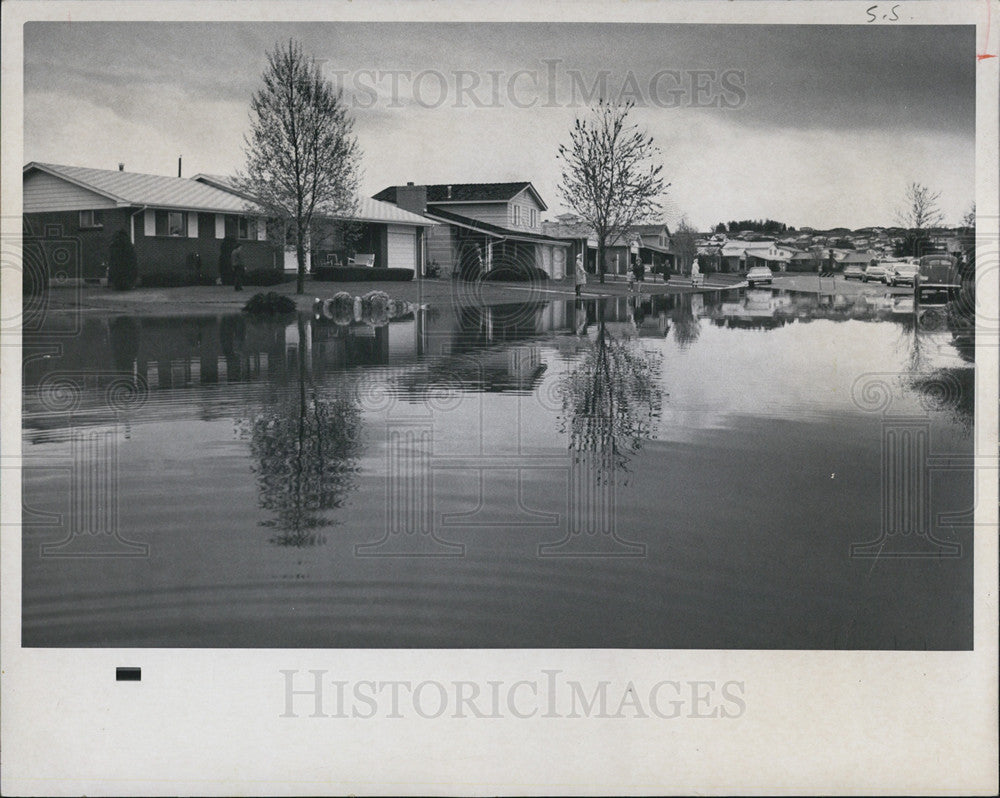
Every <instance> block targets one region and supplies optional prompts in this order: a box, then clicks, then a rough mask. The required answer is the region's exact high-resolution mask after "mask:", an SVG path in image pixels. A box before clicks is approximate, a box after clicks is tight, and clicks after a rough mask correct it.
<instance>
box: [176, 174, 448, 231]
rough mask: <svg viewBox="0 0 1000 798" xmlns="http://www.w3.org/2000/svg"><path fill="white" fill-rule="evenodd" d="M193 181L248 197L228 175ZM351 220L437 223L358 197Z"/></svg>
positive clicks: (386, 204) (207, 176) (430, 224)
mask: <svg viewBox="0 0 1000 798" xmlns="http://www.w3.org/2000/svg"><path fill="white" fill-rule="evenodd" d="M191 179H192V180H198V181H200V182H202V183H207V184H208V185H212V186H216V187H218V188H220V189H223V190H225V191H228V192H231V193H233V194H237V195H239V196H247V195H246V194H245V193H243V192H241V191H240V190H239V189H238V188H237V186H236V183H235V181H234V180H233V178H232V177H230V176H228V175H209V174H197V175H195V176H194V177H193V178H191ZM350 219H351V220H352V221H356V222H383V223H388V224H411V225H422V226H424V227H433V226H434V225H436V224H437V223H436V222H433V221H431V220H430V219H427V218H425V217H423V216H420V215H418V214H416V213H411V212H410V211H404V210H403V209H402V208H397V207H396V206H395V205H392V204H391V203H388V202H380V201H379V200H377V199H373V198H371V197H358V205H357V207H356V208H355V209H354V213H353V214H351V216H350Z"/></svg>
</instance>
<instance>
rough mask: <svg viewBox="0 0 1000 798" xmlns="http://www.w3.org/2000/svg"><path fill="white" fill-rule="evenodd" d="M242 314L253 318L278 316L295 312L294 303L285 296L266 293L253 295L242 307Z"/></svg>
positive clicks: (271, 292)
mask: <svg viewBox="0 0 1000 798" xmlns="http://www.w3.org/2000/svg"><path fill="white" fill-rule="evenodd" d="M243 312H244V313H251V314H253V315H255V316H259V315H264V314H269V315H278V314H285V313H294V312H295V302H294V301H292V300H291V299H289V298H288V297H287V296H282V295H281V294H276V293H274V291H268V292H267V293H266V294H254V295H253V296H252V297H250V299H249V300H248V301H247V303H246V304H245V305H244V306H243Z"/></svg>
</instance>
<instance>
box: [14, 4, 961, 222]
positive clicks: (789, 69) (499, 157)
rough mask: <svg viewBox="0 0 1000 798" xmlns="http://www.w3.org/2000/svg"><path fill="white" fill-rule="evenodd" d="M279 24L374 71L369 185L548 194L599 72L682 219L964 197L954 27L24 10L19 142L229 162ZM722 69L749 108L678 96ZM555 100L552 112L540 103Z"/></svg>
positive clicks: (71, 159) (365, 134) (307, 44)
mask: <svg viewBox="0 0 1000 798" xmlns="http://www.w3.org/2000/svg"><path fill="white" fill-rule="evenodd" d="M292 36H294V37H296V38H299V39H300V40H301V41H302V43H303V46H304V48H305V50H306V51H307V52H310V53H313V54H314V55H315V56H316V57H317V58H318V59H321V60H323V62H324V66H325V68H326V69H327V70H334V69H346V70H349V72H350V73H351V75H350V76H349V79H353V77H354V76H356V75H357V71H358V70H373V71H374V73H375V76H374V77H368V78H367V83H368V84H369V85H372V86H373V88H374V92H373V93H372V94H371V97H374V98H375V102H374V105H373V106H372V107H370V108H369V107H363V106H358V107H355V108H353V113H354V116H355V118H356V121H357V126H356V130H357V134H358V136H359V140H360V142H361V145H362V148H363V149H364V151H365V154H366V158H365V160H364V167H365V172H366V178H365V187H366V188H367V189H368V190H369V191H371V192H374V191H377V190H378V189H380V188H382V187H384V186H385V185H390V184H397V183H402V182H405V181H406V180H415V181H418V182H465V181H477V180H482V181H489V180H512V179H525V180H532V181H533V182H534V183H535V185H536V186H537V187H538V188H539V190H540V191H541V192H542V194H543V196H544V197H545V198H546V200H547V201H548V202H549V204H550V205H551V206H553V209H552V210H553V211H556V210H557V208H556V207H555V206H556V205H557V204H558V203H557V197H558V195H557V191H556V187H557V185H558V180H559V169H558V163H557V162H556V149H557V146H558V144H559V143H560V142H561V141H563V140H565V139H566V137H567V131H568V129H569V126H570V125H571V124H572V121H573V118H574V117H575V116H576V114H577V113H581V112H582V111H583V110H584V109H582V108H571V107H565V105H566V104H567V101H568V99H569V98H571V97H572V96H573V92H574V82H575V83H576V90H579V91H583V90H584V89H585V88H587V87H590V86H591V85H593V84H594V82H595V81H598V82H599V79H600V76H601V75H602V74H604V75H605V77H606V80H607V83H608V86H609V87H610V88H609V90H610V91H611V92H616V91H619V90H620V89H621V87H622V86H623V85H626V84H627V83H628V81H629V80H630V78H629V76H630V75H631V76H632V77H633V78H634V85H636V86H638V88H639V91H640V92H641V93H642V94H643V95H644V97H645V99H646V101H647V102H645V103H640V105H643V104H644V105H646V107H640V108H637V109H636V112H635V115H636V118H637V119H638V120H639V121H641V122H642V124H643V125H644V126H646V127H647V128H648V129H649V130H650V132H651V133H653V135H654V136H655V137H656V139H657V141H658V143H659V144H660V146H661V148H662V149H663V162H664V171H665V175H666V178H667V180H669V181H671V182H672V183H673V186H672V188H671V192H670V201H671V203H672V209H673V213H674V215H675V216H676V215H678V214H680V213H682V212H683V213H686V214H688V215H689V216H690V217H691V219H692V221H694V222H695V223H697V224H700V225H706V224H709V223H714V222H716V221H719V220H720V219H728V218H747V217H762V216H770V217H771V218H778V219H781V220H782V221H786V222H788V223H791V224H796V225H802V224H807V225H813V226H826V225H834V224H844V225H848V226H861V225H865V224H873V223H881V224H886V223H889V222H890V221H891V218H889V217H890V216H891V214H892V211H893V209H894V207H895V204H896V199H895V197H896V196H897V195H898V194H899V193H900V190H901V189H900V187H901V186H903V185H905V183H906V181H907V180H908V179H916V180H919V181H920V182H923V183H926V184H928V185H931V186H934V187H935V188H939V189H940V190H942V192H943V194H942V206H943V209H944V210H945V213H946V215H947V216H948V217H949V218H952V219H956V218H957V217H958V216H959V215H960V214H961V212H962V210H964V209H965V207H967V206H968V205H969V204H970V203H971V197H972V186H973V182H974V172H973V148H974V124H975V120H974V109H975V80H974V79H975V74H974V69H975V67H974V59H973V54H974V48H975V42H974V29H973V28H971V27H968V26H967V27H954V26H952V27H940V26H939V27H927V26H903V27H895V28H894V27H890V26H873V27H865V26H831V27H809V26H780V25H779V26H763V25H760V26H757V25H743V26H700V25H686V26H685V25H595V24H570V23H547V24H530V25H529V24H507V23H490V24H472V23H447V24H416V23H405V24H395V23H350V24H348V23H301V24H297V23H177V24H172V23H29V24H28V25H26V26H25V152H26V156H27V158H28V159H31V160H51V161H56V162H65V163H78V164H80V165H87V166H110V168H114V164H115V163H117V162H118V161H119V160H125V161H126V162H127V164H128V165H129V168H135V169H137V170H138V169H145V170H148V171H153V172H159V173H165V174H170V173H172V171H173V168H174V166H175V163H176V160H175V159H176V156H177V154H180V153H183V155H184V157H185V172H186V173H188V174H190V173H193V172H194V171H211V172H228V171H232V170H233V169H235V168H236V167H237V166H239V165H240V163H241V162H242V153H241V147H242V136H243V133H244V132H245V130H246V128H247V111H248V104H249V98H250V96H251V94H252V92H253V91H254V90H255V89H256V88H257V85H258V82H259V78H260V74H261V72H262V71H263V69H264V67H265V65H266V55H265V53H266V51H267V49H268V48H271V47H273V46H274V44H275V43H276V42H279V41H284V40H286V39H287V38H289V37H292ZM543 59H547V60H548V62H547V63H545V62H543ZM522 69H526V70H533V71H534V75H537V85H536V84H535V83H534V80H535V78H534V75H521V77H520V78H518V81H517V82H516V83H515V92H514V94H510V93H509V91H508V89H509V87H510V85H511V81H512V78H513V76H514V75H515V73H517V72H518V70H522ZM666 69H669V70H676V71H677V72H678V73H679V74H680V75H681V76H682V81H683V83H684V85H685V87H686V91H687V94H686V95H685V99H684V101H683V102H682V103H681V107H679V108H673V109H671V108H660V107H656V106H655V104H652V103H651V102H649V101H650V100H651V97H650V92H649V84H650V82H651V81H652V80H653V78H654V76H656V75H657V74H658V73H662V71H663V70H666ZM729 69H731V70H739V71H740V72H741V74H742V75H743V76H744V80H745V83H744V85H745V91H746V102H745V103H744V104H742V105H740V107H738V108H735V109H731V110H724V109H696V108H691V107H689V106H690V105H691V102H690V100H691V95H692V90H691V81H692V80H693V78H692V77H691V75H692V74H693V73H694V72H695V71H697V70H712V71H714V72H715V73H716V75H718V74H719V73H720V72H721V71H723V70H729ZM380 70H381V71H382V72H385V71H386V70H406V71H408V72H409V74H410V75H411V76H415V75H417V74H419V73H421V72H427V71H428V70H434V72H435V73H441V74H443V75H444V76H445V78H446V81H447V84H448V85H447V93H446V96H445V97H444V100H443V102H442V103H441V106H440V107H438V108H431V107H427V106H430V105H434V104H435V103H436V97H437V86H436V80H437V79H436V78H435V77H434V76H429V77H425V79H424V82H423V84H421V88H422V91H417V92H415V91H414V90H413V84H412V80H409V81H408V80H405V79H404V80H401V83H400V91H399V92H398V94H393V93H392V92H391V91H390V80H391V78H387V77H385V76H384V75H383V76H381V77H379V76H378V72H379V71H380ZM463 70H465V71H469V72H471V73H472V74H473V75H474V76H475V77H478V78H479V80H480V85H479V87H478V88H477V89H476V94H477V96H478V97H480V98H486V99H487V100H492V97H493V95H494V92H493V91H492V86H491V81H493V80H496V81H498V86H499V89H498V92H499V93H498V96H499V103H498V104H499V105H500V107H498V108H475V107H471V106H472V105H473V103H472V102H470V100H469V97H468V95H467V96H466V99H465V102H464V103H461V102H457V100H458V84H457V81H458V80H459V78H457V77H456V72H459V71H463ZM553 74H554V75H555V78H554V81H553V80H552V75H553ZM716 83H717V79H716ZM552 92H554V94H552ZM365 96H367V95H365ZM551 96H556V97H557V98H558V102H557V103H556V105H557V106H559V107H546V106H547V105H548V102H547V101H548V99H549V98H550V97H551ZM533 99H534V100H536V102H534V104H533V107H531V108H520V107H517V106H516V105H515V103H514V100H518V101H531V100H533ZM397 105H398V106H400V107H395V106H397ZM456 105H460V106H464V107H455V106H456ZM189 167H190V168H189ZM674 221H676V220H675V219H674Z"/></svg>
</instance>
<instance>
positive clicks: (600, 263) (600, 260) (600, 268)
mask: <svg viewBox="0 0 1000 798" xmlns="http://www.w3.org/2000/svg"><path fill="white" fill-rule="evenodd" d="M597 275H598V277H599V280H600V282H601V284H602V285H603V284H604V241H598V242H597Z"/></svg>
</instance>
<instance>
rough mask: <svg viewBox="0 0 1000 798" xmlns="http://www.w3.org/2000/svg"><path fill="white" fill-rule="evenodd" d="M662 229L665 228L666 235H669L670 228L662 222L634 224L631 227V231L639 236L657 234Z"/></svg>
mask: <svg viewBox="0 0 1000 798" xmlns="http://www.w3.org/2000/svg"><path fill="white" fill-rule="evenodd" d="M664 230H666V232H667V235H670V228H669V227H667V225H666V223H664V222H660V223H659V224H634V225H632V227H631V231H632V232H633V233H636V234H637V235H641V236H658V235H659V234H660V233H662V232H663V231H664Z"/></svg>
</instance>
